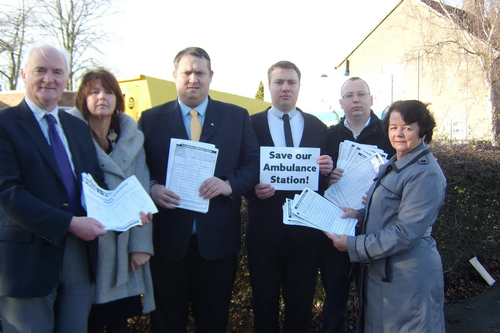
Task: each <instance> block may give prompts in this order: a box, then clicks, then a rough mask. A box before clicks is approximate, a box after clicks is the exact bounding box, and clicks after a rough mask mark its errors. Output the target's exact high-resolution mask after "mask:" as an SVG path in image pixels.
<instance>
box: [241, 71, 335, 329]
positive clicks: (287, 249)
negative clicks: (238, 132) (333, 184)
mask: <svg viewBox="0 0 500 333" xmlns="http://www.w3.org/2000/svg"><path fill="white" fill-rule="evenodd" d="M268 79H269V91H270V93H271V99H272V102H273V105H272V106H271V107H270V108H269V109H267V110H265V111H263V112H261V113H258V114H255V115H253V116H252V117H251V118H252V122H253V127H254V130H255V133H256V134H257V138H258V140H259V144H260V146H261V172H260V183H259V184H257V185H256V186H255V190H254V191H253V192H251V193H249V194H247V197H248V199H249V201H248V225H247V234H246V245H247V249H248V260H249V269H250V283H251V285H252V293H253V302H254V315H255V331H256V332H263V331H266V332H278V331H279V323H278V314H279V303H280V291H281V290H283V299H284V302H285V311H286V320H285V327H284V331H285V332H301V333H304V332H308V331H309V326H310V320H311V318H310V314H311V304H312V299H313V296H314V291H315V286H316V276H317V271H318V265H319V255H320V244H321V240H322V237H323V233H322V232H321V231H319V230H316V229H312V228H306V227H301V226H293V225H285V224H283V211H282V206H283V203H284V202H285V199H286V198H293V196H294V195H295V194H298V193H299V192H300V191H301V190H302V189H304V188H306V187H307V188H311V189H312V190H318V191H319V192H320V193H323V191H324V190H325V188H326V186H327V178H328V177H327V176H328V175H329V173H330V172H331V171H332V169H333V163H332V160H331V158H330V156H328V155H321V152H322V151H323V152H324V151H325V149H326V140H327V128H326V126H325V125H324V124H323V123H322V122H321V121H320V120H319V119H317V118H316V117H314V116H312V115H309V114H307V113H304V112H302V111H301V110H299V109H297V108H296V106H295V105H296V102H297V98H298V95H299V90H300V71H299V69H298V68H297V66H295V65H294V64H293V63H291V62H289V61H280V62H278V63H276V64H274V65H273V66H271V68H269V70H268ZM284 147H286V148H284ZM299 147H300V148H299ZM320 155H321V156H320Z"/></svg>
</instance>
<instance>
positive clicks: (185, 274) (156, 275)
mask: <svg viewBox="0 0 500 333" xmlns="http://www.w3.org/2000/svg"><path fill="white" fill-rule="evenodd" d="M150 262H151V274H152V278H153V287H154V294H155V303H156V310H155V311H153V312H152V313H151V332H153V333H180V332H185V331H186V325H187V321H188V316H189V306H190V305H191V310H192V312H193V316H194V320H195V331H196V333H203V332H206V333H218V332H220V333H226V330H227V321H228V316H229V304H230V301H231V293H232V290H233V284H234V279H235V277H236V269H237V267H238V265H237V255H233V256H230V257H227V258H222V259H217V260H205V259H203V258H202V257H201V255H200V251H199V249H198V240H197V237H196V236H193V237H192V238H191V243H190V245H189V249H188V253H187V255H186V257H185V258H184V259H182V260H180V261H173V260H168V259H164V258H161V257H158V256H154V257H151V261H150Z"/></svg>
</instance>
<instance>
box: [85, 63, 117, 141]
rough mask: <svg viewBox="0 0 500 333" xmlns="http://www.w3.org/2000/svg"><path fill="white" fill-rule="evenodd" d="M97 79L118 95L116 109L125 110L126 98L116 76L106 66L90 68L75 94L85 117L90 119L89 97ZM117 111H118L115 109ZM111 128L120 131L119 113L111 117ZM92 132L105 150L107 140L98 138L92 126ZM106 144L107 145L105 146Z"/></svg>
mask: <svg viewBox="0 0 500 333" xmlns="http://www.w3.org/2000/svg"><path fill="white" fill-rule="evenodd" d="M95 81H101V84H102V86H103V87H104V89H107V90H110V91H112V92H113V94H114V95H115V97H116V110H117V111H118V112H125V100H124V99H123V94H122V90H121V89H120V85H119V84H118V80H117V79H116V77H115V76H114V75H113V74H111V73H110V72H109V71H107V70H106V69H104V68H97V69H95V70H90V71H88V72H86V73H85V74H84V75H83V77H82V82H81V83H80V88H79V89H78V92H77V93H76V96H75V106H76V108H77V109H78V110H80V112H81V113H82V114H83V118H85V120H87V121H88V120H89V116H90V111H89V108H88V105H87V97H88V96H89V95H90V92H91V90H92V86H93V85H94V82H95ZM115 112H116V111H115ZM109 129H110V130H114V131H115V133H117V134H119V133H120V120H119V119H118V117H117V114H115V113H114V112H113V116H112V117H111V124H110V126H109ZM90 132H91V133H92V137H93V138H94V139H96V141H97V143H99V146H101V148H102V149H103V150H107V146H108V145H107V142H106V143H103V142H101V139H100V138H98V137H97V136H96V135H95V133H94V131H93V130H92V128H90ZM103 145H105V147H103Z"/></svg>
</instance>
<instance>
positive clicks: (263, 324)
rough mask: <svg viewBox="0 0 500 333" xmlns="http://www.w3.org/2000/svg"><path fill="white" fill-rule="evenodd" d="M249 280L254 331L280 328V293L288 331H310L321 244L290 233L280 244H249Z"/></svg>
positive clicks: (285, 329) (269, 330)
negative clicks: (296, 238) (302, 240)
mask: <svg viewBox="0 0 500 333" xmlns="http://www.w3.org/2000/svg"><path fill="white" fill-rule="evenodd" d="M248 261H249V269H250V284H251V286H252V295H253V303H254V318H255V332H256V333H262V332H273V333H275V332H276V333H277V332H279V331H280V330H279V322H278V316H279V308H280V293H281V292H282V293H283V300H284V303H285V325H284V328H283V332H285V333H293V332H297V333H307V332H309V329H310V326H311V309H312V300H313V297H314V292H315V289H316V277H317V274H318V265H319V246H318V245H317V244H312V243H311V244H307V245H304V244H301V243H300V242H297V243H295V242H293V241H292V240H291V239H290V237H289V235H287V236H286V237H285V238H284V239H283V240H282V241H281V242H280V243H279V244H277V245H275V246H269V247H261V246H259V247H257V248H255V247H249V248H248Z"/></svg>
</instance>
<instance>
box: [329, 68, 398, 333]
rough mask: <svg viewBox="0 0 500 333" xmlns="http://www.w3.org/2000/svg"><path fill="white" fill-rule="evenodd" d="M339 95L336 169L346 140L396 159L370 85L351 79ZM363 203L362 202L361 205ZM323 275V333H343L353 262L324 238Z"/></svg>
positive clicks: (336, 173)
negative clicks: (378, 150) (373, 148)
mask: <svg viewBox="0 0 500 333" xmlns="http://www.w3.org/2000/svg"><path fill="white" fill-rule="evenodd" d="M340 92H341V93H340V95H341V98H340V99H339V103H340V106H341V107H342V109H343V110H344V113H345V116H344V117H343V118H342V119H340V122H339V123H338V124H336V125H335V126H332V127H330V128H329V129H328V147H327V149H328V153H329V154H330V155H331V157H332V159H333V161H334V165H337V159H338V155H339V144H340V143H341V142H344V141H346V140H349V141H354V142H357V143H361V144H370V145H375V146H377V147H378V148H380V149H382V150H384V151H385V152H386V153H387V155H388V156H387V158H390V157H391V156H392V155H394V153H395V152H396V151H395V150H394V148H393V147H392V146H391V143H390V142H389V138H388V137H387V132H385V131H384V130H383V129H382V121H381V120H380V119H379V118H378V117H377V115H376V114H375V113H373V111H372V110H371V107H372V105H373V96H371V94H370V88H369V87H368V84H367V83H366V82H365V81H364V80H363V79H361V78H359V77H351V78H349V79H348V80H347V81H346V82H345V83H344V84H343V85H342V88H341V91H340ZM343 172H344V170H342V169H339V168H335V169H334V170H333V171H332V174H331V180H330V183H336V182H338V181H339V180H340V179H341V177H342V174H343ZM361 200H362V198H359V201H360V202H361ZM355 270H356V269H355ZM320 271H321V279H322V282H323V287H324V288H325V293H326V297H325V303H324V305H323V327H322V330H323V332H325V333H344V332H345V331H346V321H347V301H348V299H349V292H350V286H351V277H350V276H349V274H350V272H351V261H350V260H349V255H348V254H347V252H340V251H338V250H337V249H336V248H335V247H333V245H332V242H331V240H330V239H329V238H328V237H326V236H324V237H323V258H322V260H321V265H320ZM352 275H356V274H352ZM354 277H356V276H354Z"/></svg>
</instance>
